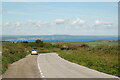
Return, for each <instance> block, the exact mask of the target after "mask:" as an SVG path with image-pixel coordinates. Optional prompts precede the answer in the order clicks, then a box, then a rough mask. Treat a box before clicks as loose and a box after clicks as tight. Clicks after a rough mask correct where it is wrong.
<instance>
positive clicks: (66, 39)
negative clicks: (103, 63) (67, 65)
mask: <svg viewBox="0 0 120 80" xmlns="http://www.w3.org/2000/svg"><path fill="white" fill-rule="evenodd" d="M38 39H39V40H42V41H64V42H86V41H96V40H118V36H93V35H84V36H83V35H10V36H9V35H3V36H2V39H1V40H2V41H30V42H33V41H35V40H38Z"/></svg>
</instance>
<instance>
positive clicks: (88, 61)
mask: <svg viewBox="0 0 120 80" xmlns="http://www.w3.org/2000/svg"><path fill="white" fill-rule="evenodd" d="M58 53H59V56H61V57H62V58H64V59H66V60H68V61H71V62H74V63H77V64H80V65H83V66H86V67H89V68H91V69H95V70H98V71H101V72H104V73H108V74H111V75H115V76H120V75H119V74H118V73H119V72H120V69H119V67H120V65H119V63H118V46H117V45H116V46H113V45H112V46H105V45H101V46H96V47H89V48H84V47H83V48H79V49H78V50H64V51H59V52H58Z"/></svg>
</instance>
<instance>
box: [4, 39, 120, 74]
mask: <svg viewBox="0 0 120 80" xmlns="http://www.w3.org/2000/svg"><path fill="white" fill-rule="evenodd" d="M33 48H36V49H37V50H38V53H50V52H56V53H58V54H59V56H61V57H62V58H64V59H66V60H68V61H71V62H74V63H77V64H80V65H83V66H86V67H89V68H91V69H95V70H98V71H101V72H105V73H108V74H111V75H115V76H120V75H119V72H120V69H119V67H120V65H119V64H118V54H119V53H118V41H114V40H113V41H92V42H59V41H56V42H42V41H37V42H3V47H2V50H3V58H2V61H3V70H2V72H3V73H4V72H5V71H6V69H7V68H8V66H9V64H11V63H13V62H15V61H17V60H19V59H21V58H23V57H25V56H26V55H28V54H30V52H31V50H32V49H33Z"/></svg>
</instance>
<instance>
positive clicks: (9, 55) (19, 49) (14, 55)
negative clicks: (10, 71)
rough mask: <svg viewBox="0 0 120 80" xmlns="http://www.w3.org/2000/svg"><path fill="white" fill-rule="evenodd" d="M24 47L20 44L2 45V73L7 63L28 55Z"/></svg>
mask: <svg viewBox="0 0 120 80" xmlns="http://www.w3.org/2000/svg"><path fill="white" fill-rule="evenodd" d="M28 54H29V52H27V50H26V48H25V47H24V46H23V45H22V44H19V43H17V44H9V45H8V44H7V45H3V47H2V73H4V72H5V71H6V70H7V68H8V66H9V64H12V63H13V62H15V61H18V60H20V59H21V58H24V57H25V56H26V55H28Z"/></svg>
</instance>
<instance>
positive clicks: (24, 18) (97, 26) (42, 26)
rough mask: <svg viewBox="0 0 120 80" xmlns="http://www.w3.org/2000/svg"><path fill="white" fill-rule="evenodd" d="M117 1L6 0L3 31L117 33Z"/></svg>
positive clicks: (33, 33)
mask: <svg viewBox="0 0 120 80" xmlns="http://www.w3.org/2000/svg"><path fill="white" fill-rule="evenodd" d="M117 4H118V3H117V2H72V3H71V2H3V3H2V9H1V10H0V13H1V12H3V17H2V18H3V19H2V20H3V24H2V25H3V27H2V33H3V35H58V34H59V35H63V34H65V35H117V34H118V20H117V19H118V14H117V13H118V5H117Z"/></svg>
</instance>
